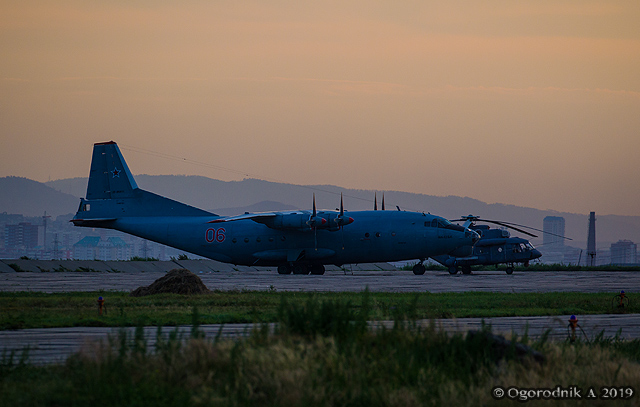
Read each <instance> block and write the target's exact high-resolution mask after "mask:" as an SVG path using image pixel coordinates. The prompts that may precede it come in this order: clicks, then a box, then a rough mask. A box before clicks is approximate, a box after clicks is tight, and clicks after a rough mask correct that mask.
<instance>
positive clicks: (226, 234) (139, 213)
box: [71, 142, 479, 274]
mask: <svg viewBox="0 0 640 407" xmlns="http://www.w3.org/2000/svg"><path fill="white" fill-rule="evenodd" d="M313 202H314V204H313V208H314V209H313V211H283V212H273V213H257V214H249V213H248V214H244V215H238V216H229V217H222V216H218V215H216V214H214V213H211V212H207V211H204V210H201V209H198V208H195V207H193V206H189V205H186V204H183V203H180V202H178V201H175V200H172V199H169V198H166V197H162V196H160V195H156V194H154V193H152V192H148V191H145V190H142V189H140V188H138V186H137V184H136V182H135V180H134V179H133V175H132V174H131V172H130V171H129V168H128V166H127V165H126V162H125V161H124V157H122V154H121V153H120V150H119V148H118V146H117V145H116V143H114V142H106V143H97V144H95V145H94V151H93V158H92V162H91V170H90V172H89V184H88V186H87V197H86V199H82V200H81V202H80V207H79V208H78V212H77V213H76V215H75V216H74V218H73V219H72V220H71V221H72V222H73V223H74V224H75V225H76V226H85V227H99V228H107V229H115V230H119V231H122V232H125V233H129V234H132V235H134V236H138V237H142V238H145V239H148V240H152V241H155V242H158V243H162V244H165V245H167V246H171V247H175V248H178V249H181V250H184V251H187V252H190V253H194V254H197V255H200V256H203V257H207V258H210V259H214V260H218V261H222V262H225V263H232V264H239V265H249V266H251V265H254V266H278V272H280V273H282V274H286V273H288V272H290V271H291V269H292V268H293V269H294V272H296V270H297V272H299V273H304V272H305V271H306V270H307V268H309V269H310V270H311V272H312V273H316V274H322V273H323V272H324V267H323V265H325V264H336V265H342V264H349V263H373V262H388V261H399V260H413V259H420V260H425V259H426V258H427V257H433V256H437V255H444V254H450V255H453V256H468V255H470V254H471V247H472V246H473V244H474V243H475V242H477V240H478V239H479V235H478V234H477V233H476V232H473V231H471V230H470V229H468V228H464V227H462V226H458V225H453V224H452V223H451V222H449V221H447V220H446V219H444V218H441V217H438V216H434V215H431V214H424V213H419V212H403V211H385V210H381V211H378V210H373V211H354V212H350V211H344V209H343V205H342V200H341V203H340V211H316V209H315V198H314V201H313ZM296 267H298V269H296Z"/></svg>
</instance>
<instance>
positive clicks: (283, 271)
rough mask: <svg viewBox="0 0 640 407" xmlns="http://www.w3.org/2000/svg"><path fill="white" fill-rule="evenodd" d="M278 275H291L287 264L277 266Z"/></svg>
mask: <svg viewBox="0 0 640 407" xmlns="http://www.w3.org/2000/svg"><path fill="white" fill-rule="evenodd" d="M278 274H291V266H289V265H288V264H287V263H284V264H281V265H279V266H278Z"/></svg>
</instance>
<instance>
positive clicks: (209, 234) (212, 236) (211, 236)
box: [204, 228, 226, 243]
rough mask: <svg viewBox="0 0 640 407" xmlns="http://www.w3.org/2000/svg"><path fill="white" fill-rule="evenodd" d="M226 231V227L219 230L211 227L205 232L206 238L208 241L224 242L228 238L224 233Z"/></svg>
mask: <svg viewBox="0 0 640 407" xmlns="http://www.w3.org/2000/svg"><path fill="white" fill-rule="evenodd" d="M225 232H226V230H225V229H224V228H220V229H218V230H216V229H214V228H209V229H207V231H206V232H205V234H204V239H205V240H206V241H207V243H213V242H218V243H222V242H224V239H225V238H226V237H225V235H224V234H225Z"/></svg>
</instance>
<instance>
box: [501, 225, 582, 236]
mask: <svg viewBox="0 0 640 407" xmlns="http://www.w3.org/2000/svg"><path fill="white" fill-rule="evenodd" d="M502 223H505V224H506V225H515V226H519V227H521V228H527V229H531V230H535V231H538V232H542V233H546V234H548V235H552V236H557V237H561V238H563V239H567V240H573V239H572V238H570V237H566V236H562V235H558V234H555V233H551V232H547V231H544V230H540V229H536V228H534V227H531V226H526V225H519V224H517V223H513V222H502Z"/></svg>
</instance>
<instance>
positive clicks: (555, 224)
mask: <svg viewBox="0 0 640 407" xmlns="http://www.w3.org/2000/svg"><path fill="white" fill-rule="evenodd" d="M542 230H543V231H544V235H543V236H542V244H543V246H544V247H545V249H547V250H554V251H559V252H561V251H563V250H564V238H562V236H564V218H563V217H562V216H547V217H545V218H544V220H543V222H542Z"/></svg>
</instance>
